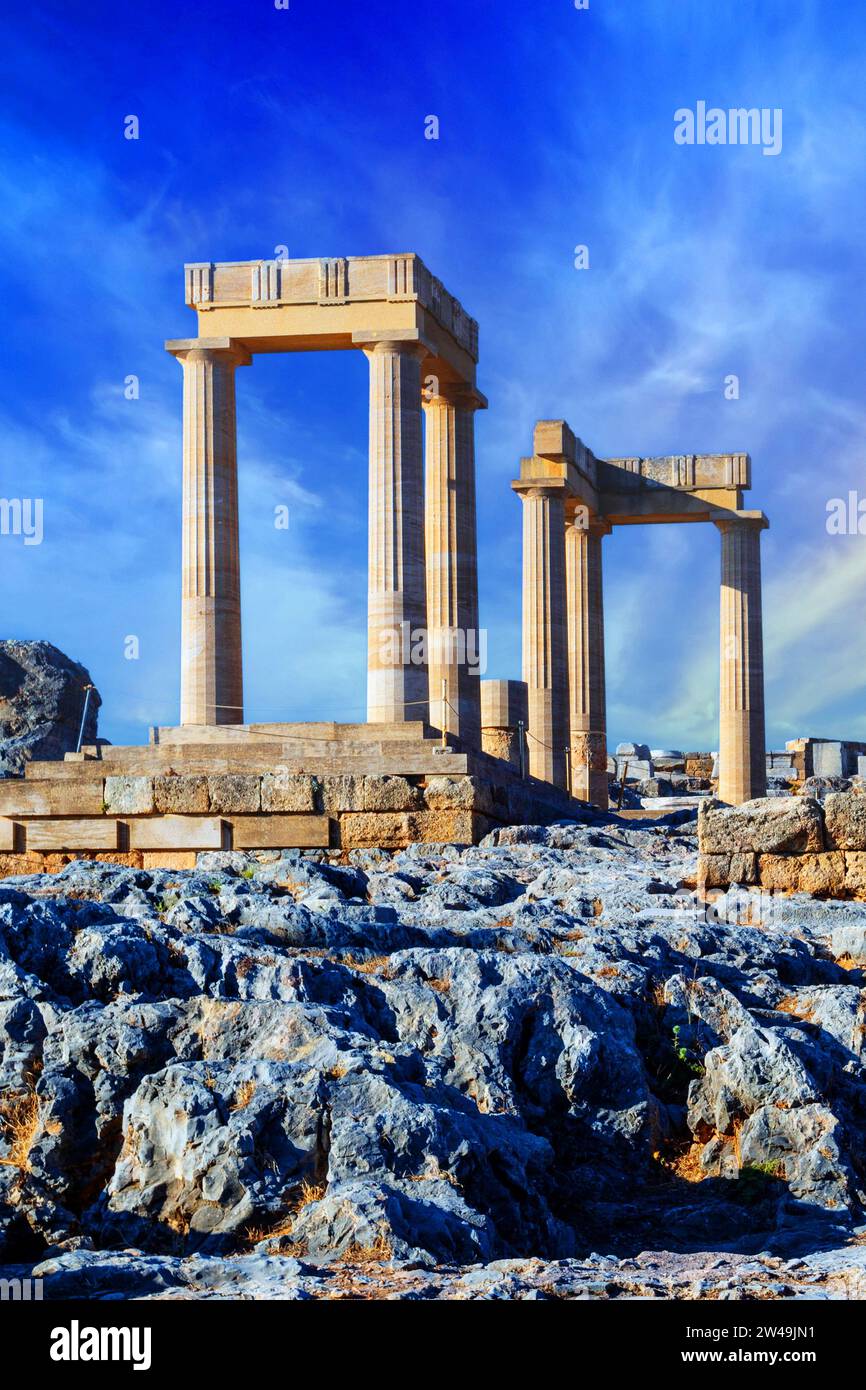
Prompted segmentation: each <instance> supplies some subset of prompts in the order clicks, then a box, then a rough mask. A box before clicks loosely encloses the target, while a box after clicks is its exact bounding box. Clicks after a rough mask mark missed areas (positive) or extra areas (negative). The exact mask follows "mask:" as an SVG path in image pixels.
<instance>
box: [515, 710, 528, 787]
mask: <svg viewBox="0 0 866 1390" xmlns="http://www.w3.org/2000/svg"><path fill="white" fill-rule="evenodd" d="M517 729H518V735H517V738H518V746H519V749H520V775H521V777H525V776H526V732H525V730H524V727H523V720H522V719H518V721H517Z"/></svg>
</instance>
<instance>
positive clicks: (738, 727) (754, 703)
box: [716, 513, 767, 805]
mask: <svg viewBox="0 0 866 1390" xmlns="http://www.w3.org/2000/svg"><path fill="white" fill-rule="evenodd" d="M716 525H717V526H718V528H719V530H720V531H721V533H722V588H721V700H720V709H719V790H718V795H719V798H720V800H722V801H725V802H727V803H729V804H730V805H737V804H738V803H740V802H742V801H751V800H752V798H753V797H758V796H764V795H765V794H766V790H767V766H766V752H765V746H764V644H763V632H762V624H761V531H762V530H763V529H764V527H765V526H766V525H767V520H766V517H764V516H763V515H762V514H761V513H757V514H752V515H746V516H738V517H731V518H730V519H726V520H724V521H717V522H716Z"/></svg>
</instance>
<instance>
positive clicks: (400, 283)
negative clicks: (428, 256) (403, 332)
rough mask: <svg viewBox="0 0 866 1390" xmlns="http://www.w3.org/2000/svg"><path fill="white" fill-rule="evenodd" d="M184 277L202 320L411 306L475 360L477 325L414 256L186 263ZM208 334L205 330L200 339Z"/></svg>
mask: <svg viewBox="0 0 866 1390" xmlns="http://www.w3.org/2000/svg"><path fill="white" fill-rule="evenodd" d="M184 274H185V291H186V293H185V302H186V304H187V306H188V307H189V308H190V309H195V310H197V311H198V312H199V313H201V314H208V315H212V314H213V312H214V311H215V310H219V309H237V308H250V309H258V310H265V309H280V308H283V307H292V306H295V307H300V306H316V307H318V308H334V307H339V306H342V305H346V304H362V305H369V306H373V305H376V304H410V303H417V304H419V305H420V306H421V307H422V308H423V309H424V310H426V312H427V313H428V314H430V315H432V317H433V318H434V319H435V320H436V322H437V323H438V324H439V326H440V327H441V328H444V329H445V330H446V332H447V333H449V334H450V335H451V337H452V338H453V339H454V341H455V342H456V343H457V344H459V346H460V347H461V348H463V350H464V351H465V352H466V353H468V355H469V357H470V358H471V359H472V361H473V362H477V361H478V323H477V322H476V320H475V319H474V318H472V317H471V315H470V314H467V312H466V310H465V309H464V308H463V306H462V304H461V303H460V301H459V300H458V299H456V298H455V297H454V295H452V294H450V293H449V292H448V290H446V288H445V286H444V285H443V284H442V281H441V280H439V279H437V277H436V276H435V275H433V274H431V272H430V271H429V270H428V269H427V266H426V265H425V264H424V262H423V261H422V260H421V258H420V256H416V255H414V254H409V255H399V256H343V257H333V258H314V259H290V260H270V261H216V262H214V261H202V262H197V263H193V264H189V265H186V266H185V267H184ZM321 323H322V329H323V330H326V328H327V325H326V324H325V322H324V321H323V320H322V321H321ZM215 331H216V330H213V329H210V328H208V327H207V325H205V326H204V328H203V329H202V336H206V335H207V334H210V333H214V332H215ZM350 345H351V344H347V346H350Z"/></svg>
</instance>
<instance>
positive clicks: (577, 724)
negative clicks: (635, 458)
mask: <svg viewBox="0 0 866 1390" xmlns="http://www.w3.org/2000/svg"><path fill="white" fill-rule="evenodd" d="M610 530H611V528H610V525H609V524H608V522H606V521H601V520H599V519H598V518H590V519H589V520H587V519H586V517H585V515H584V514H583V513H582V512H578V513H577V515H576V516H575V517H574V518H572V519H571V520H569V522H568V523H567V525H566V528H565V572H566V592H567V604H568V690H569V707H570V708H569V724H570V731H571V737H570V747H571V792H572V795H573V796H576V797H579V798H580V800H582V801H590V802H592V803H593V805H595V806H598V807H600V808H601V809H602V810H607V804H608V794H607V786H608V783H607V713H606V708H605V675H604V597H603V592H602V564H601V544H602V538H603V537H604V536H607V535H609V534H610Z"/></svg>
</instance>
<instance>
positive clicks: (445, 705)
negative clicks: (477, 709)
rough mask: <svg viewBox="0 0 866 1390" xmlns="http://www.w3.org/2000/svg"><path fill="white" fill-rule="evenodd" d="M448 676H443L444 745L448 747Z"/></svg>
mask: <svg viewBox="0 0 866 1390" xmlns="http://www.w3.org/2000/svg"><path fill="white" fill-rule="evenodd" d="M447 728H448V678H447V676H443V677H442V747H443V748H447V747H448V734H447Z"/></svg>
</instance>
